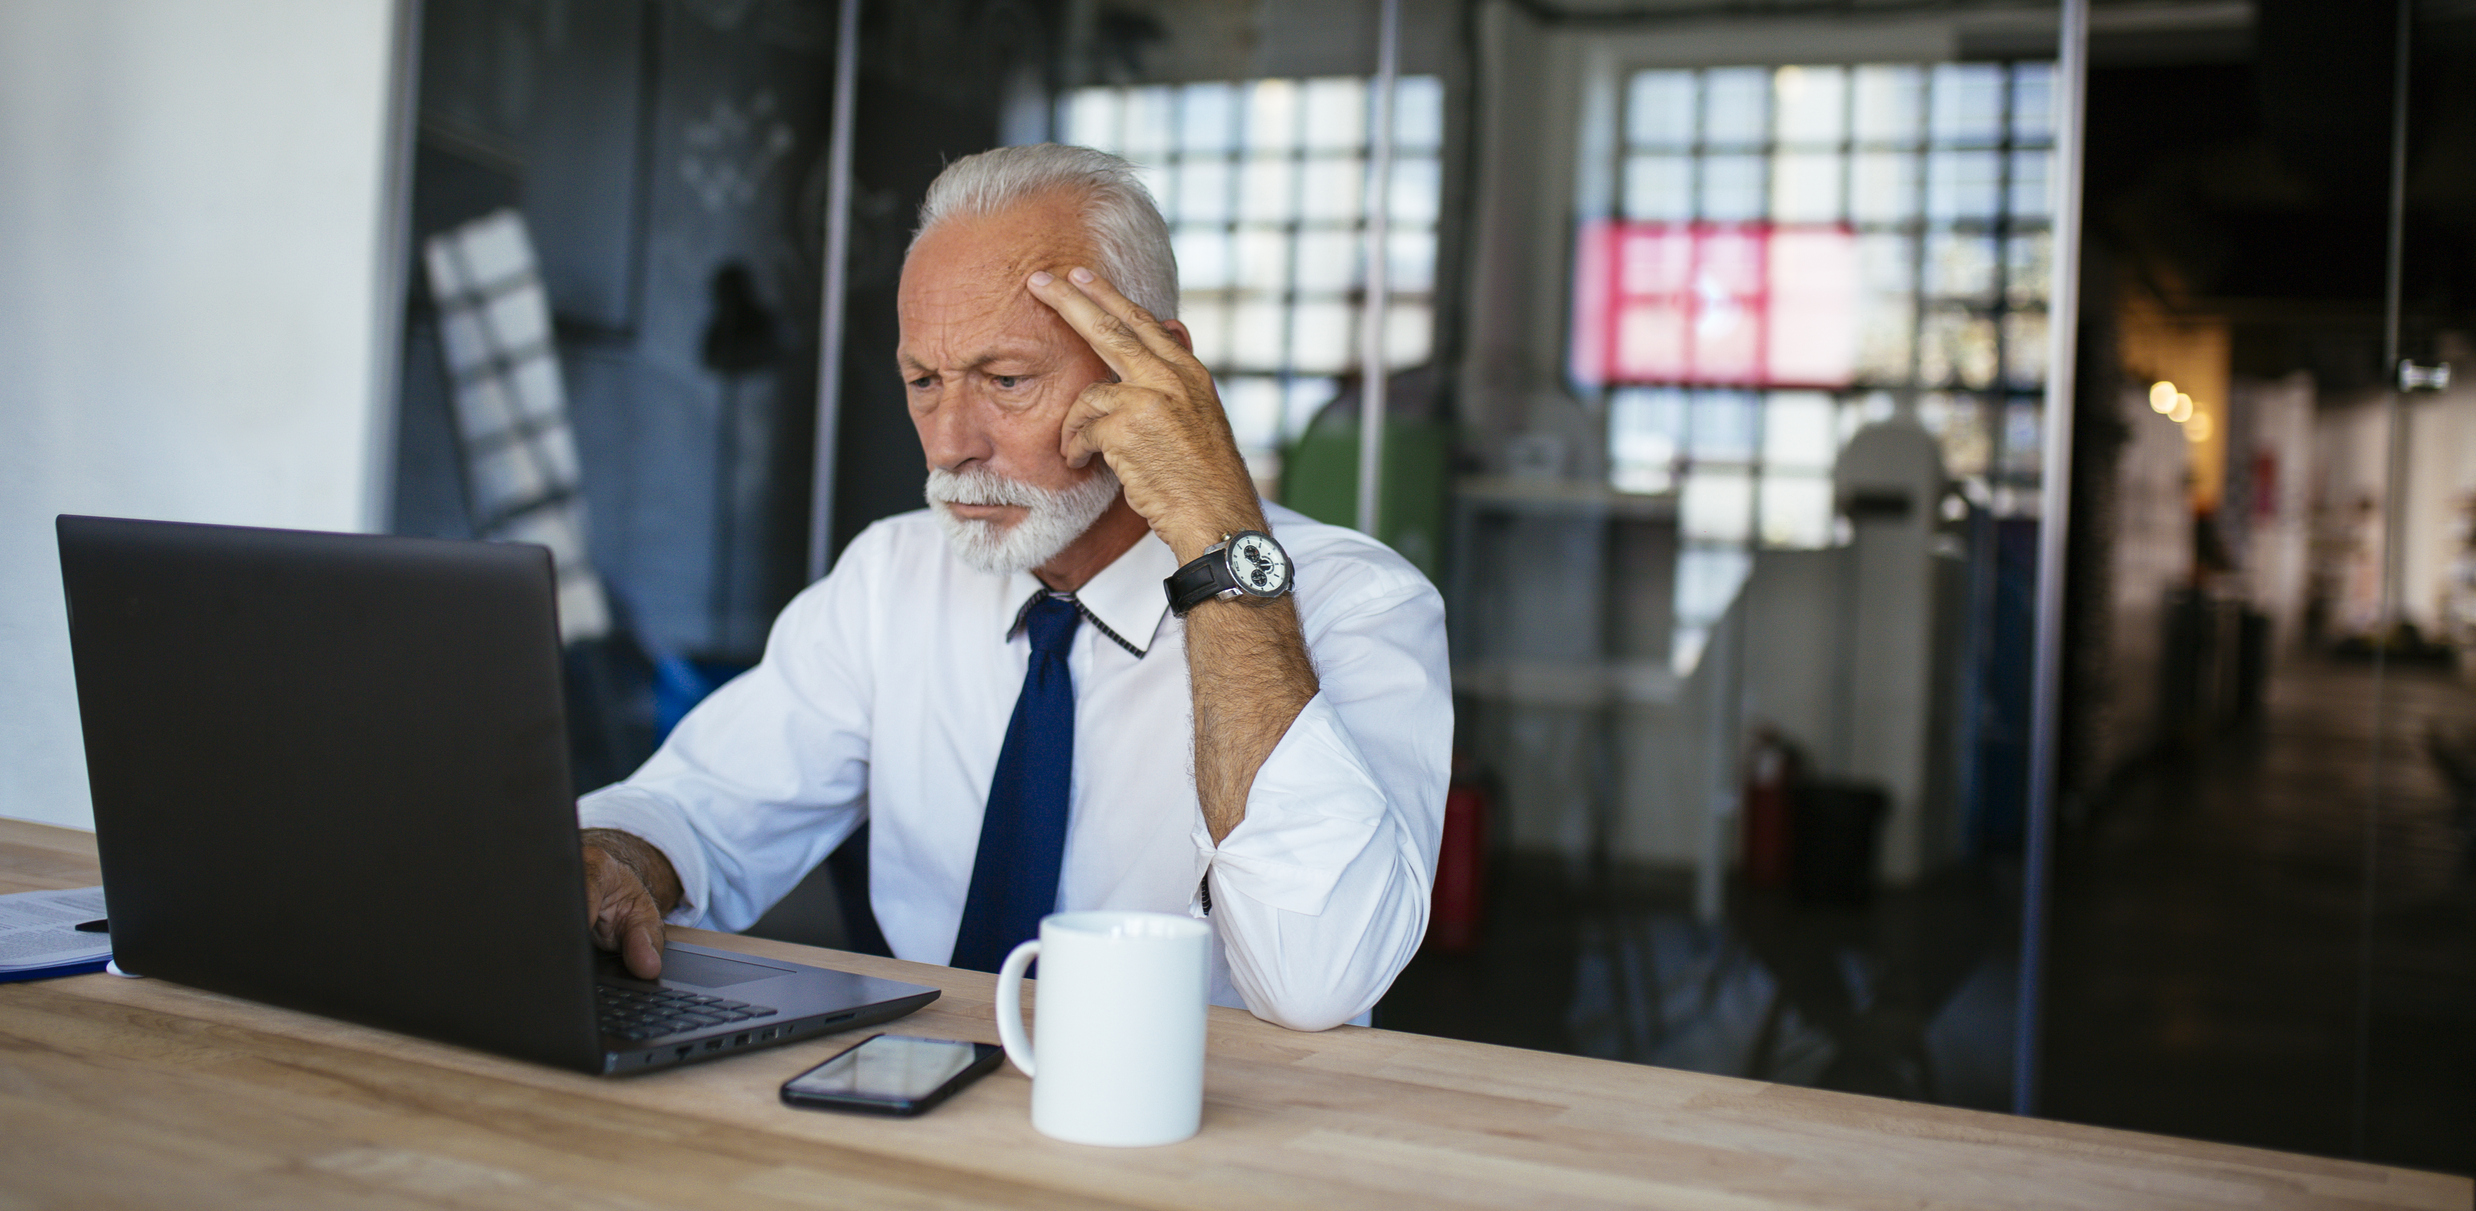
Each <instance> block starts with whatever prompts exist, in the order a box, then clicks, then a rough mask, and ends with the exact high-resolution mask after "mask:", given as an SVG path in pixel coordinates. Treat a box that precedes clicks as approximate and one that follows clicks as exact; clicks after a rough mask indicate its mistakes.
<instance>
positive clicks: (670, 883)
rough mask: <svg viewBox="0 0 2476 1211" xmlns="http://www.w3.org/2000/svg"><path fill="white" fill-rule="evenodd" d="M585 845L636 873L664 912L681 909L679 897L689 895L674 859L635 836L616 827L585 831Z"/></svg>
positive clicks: (650, 843)
mask: <svg viewBox="0 0 2476 1211" xmlns="http://www.w3.org/2000/svg"><path fill="white" fill-rule="evenodd" d="M584 843H585V844H587V845H590V846H592V847H594V848H596V849H599V850H601V851H602V852H603V853H606V854H609V855H610V856H611V859H612V860H613V861H616V862H618V863H619V864H620V865H622V866H625V867H627V868H628V869H629V870H631V871H633V872H635V874H636V881H637V882H639V883H642V884H644V885H645V891H646V892H647V893H649V894H651V895H652V896H653V903H654V906H655V907H657V908H659V909H661V910H662V911H663V912H665V913H668V912H669V911H670V910H672V909H674V908H677V907H679V900H680V897H681V896H683V895H686V894H687V893H686V890H685V889H684V888H682V887H681V886H680V883H679V872H678V871H676V870H673V869H671V860H670V859H669V858H667V857H665V856H663V853H662V851H661V850H658V849H655V848H654V847H653V843H652V842H649V841H647V840H645V839H644V838H642V837H639V836H637V835H636V834H634V833H623V832H620V831H619V830H618V829H615V828H588V829H586V830H584Z"/></svg>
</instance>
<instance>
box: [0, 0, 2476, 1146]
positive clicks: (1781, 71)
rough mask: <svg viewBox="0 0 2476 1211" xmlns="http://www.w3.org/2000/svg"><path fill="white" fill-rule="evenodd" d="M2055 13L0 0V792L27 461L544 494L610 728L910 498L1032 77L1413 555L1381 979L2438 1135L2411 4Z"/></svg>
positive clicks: (2080, 1106) (1416, 2)
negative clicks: (928, 413) (954, 326)
mask: <svg viewBox="0 0 2476 1211" xmlns="http://www.w3.org/2000/svg"><path fill="white" fill-rule="evenodd" d="M2060 18H2061V14H2060V13H2059V12H2058V10H2057V9H2056V8H2054V7H2052V6H2051V5H2040V4H2036V3H2015V2H2009V0H1815V2H1810V3H1809V2H1803V0H1769V2H1764V3H1753V2H1742V0H1394V2H1393V3H1390V4H1387V3H1385V2H1384V0H1358V2H1352V3H1315V4H1309V3H1303V2H1299V0H1178V2H1170V0H906V2H903V3H893V2H891V0H887V2H877V0H867V2H863V3H858V4H855V5H849V4H846V3H844V2H843V0H590V2H588V0H400V2H391V0H355V2H353V3H306V2H304V3H297V4H249V3H239V2H237V0H218V2H214V3H203V4H196V3H192V4H170V3H142V2H138V0H114V2H112V3H102V4H92V5H66V4H57V3H47V2H45V0H0V182H5V184H4V185H0V190H5V191H6V194H5V196H6V198H7V204H6V205H5V206H0V299H5V300H6V302H5V307H0V365H4V366H7V367H9V370H8V372H7V374H6V375H5V376H0V470H4V471H5V474H0V481H6V482H5V483H0V501H6V502H7V508H6V510H5V513H6V516H5V517H0V558H5V559H6V560H7V561H8V567H9V576H8V577H7V581H8V587H7V588H6V589H5V590H0V607H4V608H5V610H6V611H7V613H6V616H5V618H0V660H5V661H6V663H7V666H8V668H9V672H8V681H7V682H6V684H7V686H8V687H9V692H8V694H7V698H8V701H7V702H6V704H5V705H4V706H0V742H5V744H6V745H7V748H6V755H5V758H0V767H5V769H6V772H5V773H0V779H6V781H0V793H4V794H5V795H6V799H5V801H0V813H5V814H8V815H12V816H23V817H26V818H31V819H39V820H50V821H55V822H62V823H70V824H83V823H84V822H85V818H86V817H85V801H84V783H83V772H82V763H81V762H79V761H78V760H77V757H76V753H77V748H76V744H77V741H76V736H75V727H74V723H73V722H72V721H73V718H74V716H73V715H72V714H70V713H69V712H70V711H71V709H72V707H71V704H72V703H73V697H72V692H71V688H70V686H71V683H70V679H69V677H68V670H67V660H66V652H65V636H63V635H61V634H60V631H61V624H60V621H59V607H58V598H57V593H58V582H57V580H56V578H54V574H53V573H52V571H51V570H50V569H51V568H52V567H53V566H55V565H54V564H53V562H52V560H53V556H52V551H51V547H50V538H49V519H50V516H51V514H52V513H55V512H59V511H90V512H106V513H113V512H117V513H124V514H135V515H144V516H163V517H182V518H188V519H193V520H206V521H225V522H242V523H253V524H280V525H297V526H308V527H314V528H335V529H372V530H386V531H392V532H397V533H406V534H423V535H436V536H447V537H489V538H514V539H521V540H527V541H541V542H545V543H548V544H549V545H550V546H552V548H553V549H554V551H555V552H556V553H557V554H558V555H559V558H560V561H561V566H562V575H563V577H564V578H565V579H564V580H563V596H562V605H563V619H564V621H565V623H566V624H567V630H568V634H569V638H570V640H571V643H570V658H569V674H570V697H571V708H572V710H571V723H572V732H573V733H574V742H575V743H574V747H575V757H576V762H575V764H576V771H577V780H578V783H579V785H580V787H587V786H591V785H598V784H600V783H601V782H603V781H607V780H609V779H611V778H615V777H618V776H621V775H623V774H624V773H625V772H626V771H627V770H628V769H630V768H632V767H633V765H634V764H635V763H636V762H637V761H639V760H641V759H642V758H643V756H644V755H645V754H646V753H648V752H650V751H651V748H652V746H653V745H654V744H655V743H657V742H658V739H659V737H660V736H661V734H662V733H663V732H664V731H665V730H666V729H667V727H668V725H669V724H670V723H671V722H673V721H675V720H676V718H677V717H678V715H679V714H680V713H681V712H683V711H684V710H685V709H687V707H688V706H690V705H692V704H693V703H694V702H695V701H696V700H697V698H699V697H700V696H701V695H702V694H703V693H705V692H708V691H710V689H711V688H712V687H713V686H715V685H717V684H719V683H720V682H721V681H723V680H726V679H727V678H729V677H730V676H732V675H734V674H735V673H736V672H737V671H738V670H740V669H743V668H745V667H746V666H747V665H748V664H750V663H752V662H753V661H754V660H755V659H756V658H757V657H758V655H759V654H760V652H761V651H762V647H763V644H764V641H765V635H766V629H767V626H768V623H769V622H770V620H771V618H772V616H773V615H774V613H775V612H776V611H777V610H778V609H779V608H780V607H781V606H782V604H783V603H784V602H786V601H787V600H789V598H790V597H791V596H792V595H793V594H794V593H796V592H798V591H799V590H800V588H802V587H803V586H804V585H806V584H807V583H809V582H810V581H811V580H812V579H814V577H815V576H817V575H818V574H820V573H821V571H822V570H823V569H824V568H826V567H830V565H831V559H832V557H833V554H834V552H835V551H837V550H838V549H839V548H840V546H841V545H842V544H843V543H845V542H847V541H848V540H849V539H850V538H851V536H853V535H854V534H856V533H858V531H859V530H860V529H862V528H864V527H865V526H866V525H867V524H869V523H870V522H871V521H874V520H876V519H877V518H880V517H884V516H887V515H890V514H893V513H896V512H901V511H905V510H908V509H911V508H915V507H918V504H919V484H920V463H919V452H918V446H917V442H916V440H915V438H914V436H913V434H912V430H911V427H910V426H909V425H908V424H907V423H906V419H905V416H904V413H903V409H902V405H901V401H900V392H899V390H898V385H897V380H896V378H895V376H894V375H893V374H892V372H891V370H892V348H893V343H894V339H895V328H894V315H893V292H894V286H895V281H896V277H897V274H898V272H899V269H900V265H901V257H902V252H903V247H904V244H905V242H906V240H907V239H908V235H909V231H910V227H911V224H912V221H913V212H914V210H915V208H916V207H917V204H918V202H919V199H920V196H921V194H922V192H923V191H924V189H925V187H926V186H927V184H928V182H929V180H930V179H931V178H932V177H934V176H935V174H936V173H937V171H938V170H939V169H940V167H941V166H942V165H943V164H944V163H946V162H947V161H950V160H952V159H953V158H955V157H957V156H961V155H965V154H969V153H971V152H974V151H978V150H982V149H985V148H988V147H992V146H998V145H1002V144H1009V143H1024V142H1037V141H1042V140H1057V141H1064V142H1074V143H1084V144H1089V145H1092V146H1097V147H1103V148H1107V149H1109V150H1112V151H1116V152H1119V153H1121V154H1123V155H1125V156H1127V157H1128V158H1130V159H1132V160H1134V161H1135V162H1136V163H1137V164H1139V165H1141V166H1142V168H1143V170H1144V172H1145V174H1146V179H1147V181H1148V182H1149V183H1150V185H1151V187H1152V189H1153V192H1154V195H1155V196H1156V197H1157V198H1158V199H1159V201H1160V202H1161V205H1162V208H1163V210H1164V212H1165V213H1166V214H1167V215H1168V217H1169V218H1170V220H1171V224H1172V228H1173V231H1174V233H1175V239H1176V242H1177V253H1178V259H1179V263H1180V269H1181V274H1182V278H1183V285H1184V295H1183V298H1182V301H1181V315H1182V318H1184V319H1185V321H1186V322H1187V324H1188V325H1189V327H1190V328H1192V329H1193V331H1194V333H1195V335H1196V342H1197V351H1198V353H1199V354H1200V355H1201V356H1202V357H1203V358H1204V360H1205V361H1206V362H1207V364H1209V365H1211V366H1212V367H1213V369H1214V370H1215V371H1216V374H1217V376H1218V381H1219V383H1220V387H1221V393H1222V398H1223V403H1224V405H1225V406H1226V408H1227V409H1228V411H1229V414H1230V419H1231V423H1232V426H1233V428H1234V430H1235V432H1236V433H1237V435H1238V438H1239V442H1240V444H1241V446H1242V447H1243V449H1244V452H1245V454H1246V456H1247V459H1248V462H1249V465H1250V467H1251V468H1252V469H1253V471H1254V473H1255V476H1256V478H1257V481H1258V483H1259V485H1260V486H1261V488H1262V490H1263V491H1264V493H1265V495H1266V496H1268V497H1270V498H1273V499H1276V500H1280V501H1283V502H1284V503H1287V504H1289V505H1291V506H1292V507H1295V508H1298V509H1300V510H1302V511H1304V512H1307V513H1309V514H1311V515H1314V516H1317V517H1319V518H1323V519H1325V520H1330V521H1335V522H1339V523H1342V524H1354V525H1372V526H1373V528H1374V529H1375V531H1376V532H1377V533H1378V534H1379V535H1380V536H1381V537H1383V538H1384V539H1385V540H1386V541H1387V542H1389V543H1391V544H1392V545H1393V546H1394V547H1395V548H1396V549H1398V550H1400V551H1401V552H1402V553H1403V554H1404V555H1405V556H1407V557H1408V558H1409V559H1410V560H1411V561H1412V562H1414V563H1416V564H1417V565H1418V566H1420V567H1421V568H1422V569H1424V570H1425V571H1426V572H1427V573H1428V574H1429V575H1430V576H1431V577H1432V578H1434V579H1435V581H1436V582H1437V584H1438V585H1439V586H1440V587H1441V588H1442V589H1443V590H1444V591H1445V594H1446V598H1447V602H1448V606H1449V610H1450V628H1451V639H1452V645H1453V656H1454V680H1455V694H1456V705H1457V713H1458V720H1457V735H1456V736H1455V738H1454V740H1455V747H1456V752H1457V757H1456V771H1457V772H1456V779H1455V784H1454V789H1453V795H1452V800H1451V803H1450V805H1449V808H1448V820H1447V828H1446V839H1445V852H1444V853H1443V855H1442V856H1441V858H1440V862H1439V880H1438V883H1439V886H1438V891H1437V895H1436V903H1435V917H1434V923H1433V925H1432V926H1431V930H1430V936H1429V941H1428V945H1427V948H1426V950H1425V951H1424V952H1423V953H1422V955H1421V956H1420V958H1419V959H1418V960H1417V961H1416V962H1415V963H1414V964H1413V965H1412V967H1411V968H1410V969H1409V971H1408V972H1406V973H1405V974H1404V976H1403V977H1402V979H1401V980H1400V981H1399V982H1398V983H1397V985H1396V986H1395V988H1394V989H1393V991H1392V993H1391V994H1390V995H1389V996H1388V997H1387V998H1386V1000H1385V1001H1384V1002H1383V1004H1382V1005H1381V1006H1380V1007H1379V1008H1378V1011H1377V1019H1378V1024H1379V1025H1382V1026H1385V1027H1389V1028H1393V1029H1401V1030H1412V1031H1422V1032H1431V1033H1440V1034H1449V1035H1456V1036H1460V1037H1466V1038H1473V1039H1481V1040H1486V1041H1492V1042H1499V1043H1505V1044H1510V1045H1514V1046H1521V1047H1531V1048H1542V1049H1549V1050H1557V1051H1568V1052H1576V1053H1581V1054H1588V1055H1596V1056H1604V1057H1609V1058H1615V1059H1622V1060H1630V1061H1636V1062H1642V1063H1650V1064H1660V1065H1668V1066H1676V1067H1685V1068H1693V1069H1698V1070H1703V1071H1710V1072H1719V1073H1728V1074H1734V1075H1741V1076H1749V1077H1756V1078H1760V1079H1765V1080H1771V1081H1777V1082H1783V1083H1787V1084H1794V1085H1808V1086H1815V1087H1821V1088H1830V1089H1840V1090H1849V1091H1855V1092H1862V1093H1870V1094H1879V1095H1885V1096H1892V1097H1900V1098H1908V1099H1915V1100H1923V1101H1931V1102H1940V1103H1945V1104H1950V1105H1956V1106H1969V1107H1978V1108H1985V1109H2019V1110H2026V1111H2030V1112H2034V1113H2038V1114H2042V1115H2046V1116H2050V1117H2059V1118H2066V1119H2072V1120H2077V1121H2083V1122H2090V1123H2099V1124H2106V1125H2112V1126H2124V1127H2132V1128H2138V1129H2143V1130H2150V1131H2160V1132H2166V1133H2171V1134H2181V1135H2190V1136H2199V1137H2205V1138H2211V1139H2220V1140H2228V1141H2234V1142H2241V1143H2250V1144H2259V1145H2265V1146H2270V1147H2277V1148H2287V1149H2295V1150H2301V1151H2306V1152H2317V1153H2325V1154H2330V1155H2355V1156H2365V1157H2369V1158H2372V1159H2376V1160H2382V1161H2387V1162H2392V1163H2400V1164H2407V1165H2417V1166H2425V1167H2431V1168H2440V1169H2449V1170H2455V1171H2459V1172H2468V1171H2470V1170H2476V961H2471V956H2472V955H2476V858H2471V848H2470V846H2471V832H2472V831H2476V386H2471V385H2470V379H2469V375H2470V373H2471V371H2470V369H2469V366H2470V362H2471V349H2470V341H2471V339H2476V95H2471V93H2470V91H2469V90H2470V89H2471V88H2472V87H2476V85H2472V84H2471V83H2470V82H2471V81H2472V80H2476V74H2471V73H2470V71H2469V70H2468V69H2469V68H2470V67H2472V66H2476V4H2471V3H2468V2H2467V0H2410V2H2408V3H2404V4H2397V5H2393V4H2388V3H2365V4H2352V3H2336V2H2333V0H2094V2H2093V3H2091V4H2090V5H2088V7H2087V23H2086V36H2085V39H2070V40H2066V39H2064V38H2063V37H2062V36H2061V35H2060V34H2059V31H2060V30H2061V29H2063V28H2064V26H2065V23H2064V22H2063V21H2062V20H2061V19H2060ZM2402 70H2403V71H2404V76H2402ZM838 95H840V96H845V97H847V98H848V99H849V104H848V107H847V108H844V109H841V110H839V111H838V108H837V97H838ZM2084 104H2085V115H2086V121H2085V124H2080V125H2076V124H2075V121H2074V116H2075V113H2076V111H2080V106H2082V105H2084ZM838 119H839V122H838ZM2076 207H2077V209H2076ZM2076 213H2077V214H2078V215H2079V217H2080V220H2081V221H2080V222H2079V223H2078V224H2077V225H2075V224H2073V223H2071V221H2070V220H2071V218H2072V216H2073V215H2074V214H2076ZM1371 248H1372V249H1374V250H1375V253H1374V256H1373V258H1372V259H1371V256H1370V249H1371ZM1379 284H1380V290H1379V289H1378V288H1377V287H1378V285H1379ZM1371 296H1372V297H1371ZM2058 350H2064V351H2068V353H2069V357H2070V360H2069V361H2068V362H2067V363H2063V364H2057V363H2056V362H2055V360H2054V358H2055V356H2056V351H2058ZM2454 369H2455V370H2456V371H2457V377H2456V378H2455V379H2454V378H2453V377H2452V376H2451V373H2450V372H2451V371H2452V370H2454ZM1375 399H1381V400H1382V410H1381V412H1380V413H1377V414H1376V415H1375V417H1373V418H1370V417H1369V416H1368V414H1369V413H1370V412H1371V411H1373V409H1371V408H1370V407H1369V406H1368V405H1369V403H1370V401H1371V400H1375ZM2058 405H2065V406H2062V407H2058ZM1371 419H1374V420H1377V421H1380V423H1377V424H1373V425H1370V424H1369V423H1367V422H1368V421H1369V420H1371ZM1370 429H1373V430H1374V432H1373V433H1370ZM2059 437H2060V439H2061V440H2060V444H2059V443H2058V438H2059ZM2062 468H2068V474H2066V475H2064V476H2062V477H2058V476H2057V475H2056V471H2057V470H2058V469H2062ZM1362 471H1370V472H1373V473H1374V474H1373V475H1372V476H1371V477H1370V478H1369V479H1368V481H1367V482H1366V483H1365V484H1362V483H1361V474H1362ZM2058 538H2060V539H2061V540H2062V541H2061V542H2060V543H2059V544H2058V543H2056V542H2055V541H2054V540H2056V539H2058ZM2042 544H2043V546H2042ZM2041 567H2044V568H2045V569H2046V570H2047V571H2048V572H2049V573H2054V574H2059V579H2056V580H2051V581H2049V582H2048V584H2047V588H2048V590H2049V591H2048V592H2046V593H2044V594H2041V592H2040V576H2041ZM2041 634H2043V635H2045V636H2046V637H2047V639H2046V642H2047V644H2048V649H2047V650H2048V651H2049V652H2050V654H2051V656H2052V659H2051V661H2050V663H2049V665H2048V666H2047V668H2048V670H2049V671H2048V674H2047V675H2046V676H2043V677H2041V676H2040V675H2038V669H2039V667H2040V666H2039V662H2038V655H2039V650H2040V647H2039V645H2040V638H2039V637H2040V635H2041ZM2042 705H2043V708H2044V709H2043V710H2041V706H2042ZM2041 721H2044V723H2045V727H2044V728H2043V729H2041V726H2040V724H2041ZM2039 770H2044V771H2050V772H2051V781H2050V782H2049V783H2045V784H2034V783H2033V775H2034V773H2035V771H2039ZM2033 792H2035V793H2033ZM855 856H856V855H853V856H847V857H845V858H844V859H842V860H840V861H837V862H835V863H833V864H831V865H830V866H829V867H828V868H825V869H822V870H821V871H820V872H819V874H818V875H817V876H816V877H814V878H812V879H811V880H810V883H809V884H808V885H807V886H804V887H803V888H802V890H801V891H800V892H799V893H796V894H795V895H794V896H793V897H792V899H791V900H788V901H786V902H785V903H784V904H783V905H781V906H779V907H778V909H777V910H776V912H775V913H774V914H772V915H771V916H770V917H769V918H768V920H767V921H766V922H765V923H763V924H762V925H760V926H759V930H760V931H763V932H768V933H770V934H773V935H775V936H782V937H788V938H792V939H795V940H807V941H818V942H823V943H826V944H831V945H844V946H853V947H858V948H865V947H867V946H868V945H869V944H870V942H871V940H872V939H871V937H870V935H871V934H872V933H873V929H872V926H871V923H870V922H868V921H867V920H866V919H865V910H864V904H865V899H864V896H863V895H862V894H861V889H862V888H863V887H864V880H865V878H866V872H865V870H864V869H863V868H862V867H861V866H860V865H859V864H858V863H857V862H856V861H854V860H853V857H855Z"/></svg>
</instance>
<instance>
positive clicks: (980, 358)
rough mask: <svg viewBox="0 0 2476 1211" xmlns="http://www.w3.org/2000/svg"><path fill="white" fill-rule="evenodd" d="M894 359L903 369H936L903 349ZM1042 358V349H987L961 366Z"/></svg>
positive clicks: (964, 367) (967, 366) (977, 367)
mask: <svg viewBox="0 0 2476 1211" xmlns="http://www.w3.org/2000/svg"><path fill="white" fill-rule="evenodd" d="M894 360H895V361H896V362H899V363H901V365H902V367H903V369H905V370H928V371H933V370H935V369H936V367H935V366H931V365H929V364H928V363H927V362H924V361H921V360H920V359H919V358H916V357H913V356H912V355H911V354H909V353H905V352H903V351H901V350H896V351H895V354H894ZM1040 360H1041V354H1040V351H1038V350H1034V349H987V350H983V351H981V352H980V353H979V354H978V355H977V356H975V357H973V358H972V359H971V360H970V361H968V362H965V363H963V365H962V367H961V368H962V369H965V370H978V369H981V368H982V367H985V366H987V365H988V364H989V363H991V362H1004V361H1020V362H1039V361H1040Z"/></svg>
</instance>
